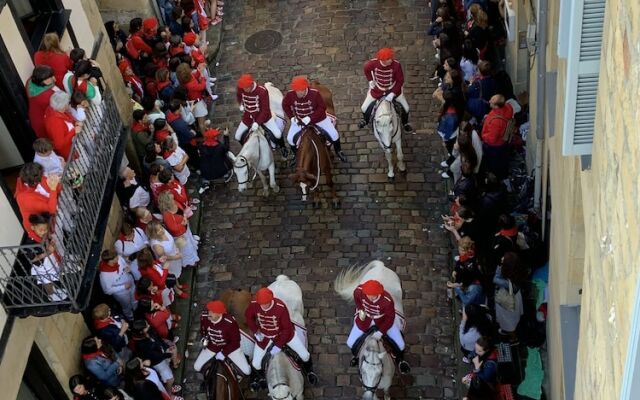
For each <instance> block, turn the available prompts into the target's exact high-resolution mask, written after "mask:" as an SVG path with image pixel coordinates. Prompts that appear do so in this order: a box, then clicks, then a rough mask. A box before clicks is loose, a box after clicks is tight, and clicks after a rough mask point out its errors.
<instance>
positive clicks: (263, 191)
mask: <svg viewBox="0 0 640 400" xmlns="http://www.w3.org/2000/svg"><path fill="white" fill-rule="evenodd" d="M260 194H261V195H262V197H269V189H263V190H261V191H260Z"/></svg>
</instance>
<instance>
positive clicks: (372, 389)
mask: <svg viewBox="0 0 640 400" xmlns="http://www.w3.org/2000/svg"><path fill="white" fill-rule="evenodd" d="M362 362H363V363H366V364H369V365H382V361H380V362H379V363H374V362H370V361H368V360H367V357H366V356H362ZM358 375H359V377H360V383H362V387H363V388H364V391H365V393H366V392H371V393H373V394H375V393H376V390H378V385H379V384H380V381H381V380H382V375H383V374H382V372H380V377H379V378H378V381H377V382H376V384H375V385H374V386H367V385H365V384H364V381H363V380H362V368H358Z"/></svg>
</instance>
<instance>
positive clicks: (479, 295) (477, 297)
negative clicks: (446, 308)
mask: <svg viewBox="0 0 640 400" xmlns="http://www.w3.org/2000/svg"><path fill="white" fill-rule="evenodd" d="M455 292H456V294H457V295H458V297H459V298H460V301H462V304H464V305H465V306H466V305H467V304H478V305H480V304H484V303H485V297H484V291H483V290H482V285H480V284H479V283H472V284H471V285H469V286H467V288H466V289H464V290H462V289H461V288H455Z"/></svg>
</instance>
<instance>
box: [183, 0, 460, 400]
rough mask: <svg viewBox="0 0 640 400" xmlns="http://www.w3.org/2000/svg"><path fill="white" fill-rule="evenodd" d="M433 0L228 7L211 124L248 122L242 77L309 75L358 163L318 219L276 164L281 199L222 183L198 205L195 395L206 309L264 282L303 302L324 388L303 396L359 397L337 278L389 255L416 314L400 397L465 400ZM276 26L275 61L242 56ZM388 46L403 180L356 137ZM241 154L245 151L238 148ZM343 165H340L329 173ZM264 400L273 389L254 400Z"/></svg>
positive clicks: (243, 2) (396, 394)
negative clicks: (404, 116)
mask: <svg viewBox="0 0 640 400" xmlns="http://www.w3.org/2000/svg"><path fill="white" fill-rule="evenodd" d="M428 3H429V2H428V1H413V0H402V1H398V0H390V1H372V0H370V1H350V2H347V1H342V0H330V1H318V0H315V1H311V0H308V1H307V0H288V1H284V0H280V1H270V2H267V1H248V0H238V1H227V4H226V5H225V17H224V19H225V20H224V27H223V38H222V44H221V49H220V56H219V62H220V67H219V68H218V71H217V76H218V77H219V81H218V85H217V86H218V88H217V90H218V94H219V95H220V97H221V99H220V100H219V101H218V105H217V107H216V110H215V112H214V113H215V119H214V124H215V125H216V126H219V127H225V126H227V127H229V129H230V131H231V132H234V131H235V127H236V124H237V123H238V122H239V119H240V113H239V111H238V109H237V104H236V100H235V83H236V80H237V78H238V77H239V76H240V75H241V74H242V73H244V72H250V73H252V74H253V75H254V77H255V78H257V79H258V80H259V81H261V82H265V81H271V82H273V83H274V84H275V85H276V86H278V87H279V88H281V90H283V91H285V90H286V88H287V86H288V83H289V82H290V79H291V77H292V76H295V75H308V76H310V77H311V78H312V79H318V80H320V81H321V82H322V83H324V84H326V85H328V86H329V87H330V88H331V89H332V91H333V93H334V102H335V105H336V110H337V116H338V131H339V132H340V133H341V135H342V141H343V149H344V152H345V153H346V155H347V157H348V158H349V163H339V161H338V164H337V165H336V166H337V170H336V171H335V172H334V173H335V174H336V177H335V180H336V181H337V189H338V195H339V197H340V199H341V201H342V208H341V209H340V210H332V209H331V208H329V207H327V205H326V204H324V207H323V208H322V209H319V210H314V209H313V208H312V207H311V206H310V205H307V204H303V203H302V202H301V201H300V194H299V191H298V190H296V188H294V187H293V185H292V183H291V181H290V180H289V179H288V178H287V174H288V173H289V172H290V170H289V169H287V168H286V166H285V164H284V162H282V161H281V160H280V157H279V156H278V159H279V163H278V174H277V180H278V183H279V185H280V187H281V191H280V193H278V194H277V195H273V194H272V195H271V197H269V198H268V199H263V198H261V197H259V196H258V195H257V193H256V191H257V187H258V186H260V185H259V184H258V181H256V182H255V184H254V190H253V191H251V192H250V194H249V195H246V194H245V195H241V194H239V193H238V192H237V190H236V185H235V184H231V185H229V186H223V185H216V187H215V188H214V189H213V190H211V191H210V192H209V193H207V194H206V195H205V196H204V198H203V204H202V206H203V207H204V208H203V218H202V224H201V230H200V235H201V237H202V240H203V242H202V245H201V255H200V256H201V259H202V261H201V266H200V267H199V269H198V271H197V286H196V288H195V289H194V291H196V293H195V298H196V300H194V301H197V303H194V305H193V306H194V308H195V310H194V311H195V312H193V313H192V314H191V316H192V318H191V321H190V323H191V330H190V336H189V338H188V341H189V342H190V343H194V345H193V346H192V347H191V351H190V353H191V354H190V355H189V357H188V360H187V367H186V368H187V370H186V371H185V377H186V393H185V396H186V398H187V399H196V398H204V397H203V395H202V394H199V384H200V380H201V378H202V376H201V375H199V374H196V373H195V372H193V370H192V365H193V361H194V359H195V357H196V356H197V352H198V350H199V345H198V344H197V343H198V340H199V338H198V325H199V312H198V310H200V309H202V308H203V307H204V304H205V303H206V302H207V301H208V300H209V299H212V298H214V297H216V296H217V295H218V294H219V293H221V292H222V291H224V290H225V289H227V288H237V287H242V288H250V289H251V290H252V291H255V290H256V289H257V288H258V287H260V286H263V285H267V284H269V283H271V282H272V281H273V279H274V278H275V277H276V276H277V275H278V274H287V275H289V276H290V277H291V278H292V279H294V280H295V281H297V282H298V283H299V284H300V286H301V288H302V291H303V294H304V305H305V310H306V315H305V320H306V324H307V327H308V329H309V342H310V351H311V354H312V356H313V360H314V363H315V367H316V371H317V372H318V375H319V376H320V384H319V385H318V386H317V387H315V388H309V387H308V388H307V390H306V392H305V394H306V398H315V399H354V398H356V397H359V396H361V394H362V389H361V388H360V381H359V379H358V376H357V371H356V369H355V368H350V367H349V366H348V365H349V360H350V358H351V355H350V352H349V350H348V348H347V347H346V345H345V344H344V343H345V341H346V337H347V334H348V332H349V329H350V326H351V322H352V315H353V306H352V305H349V304H347V303H346V302H344V301H342V300H341V299H339V298H337V296H336V295H335V292H334V291H333V283H332V282H333V279H334V278H335V276H336V275H337V273H338V272H339V271H340V270H341V269H342V268H344V267H347V266H350V265H354V264H363V263H367V262H369V261H371V260H372V259H376V258H377V259H381V260H383V261H384V262H385V264H386V265H387V266H389V267H391V268H393V269H395V270H396V272H397V273H398V275H399V276H400V278H401V280H402V285H403V288H404V307H405V313H406V315H407V317H408V321H407V323H408V328H407V329H408V331H407V335H406V341H407V343H408V353H409V354H408V355H407V360H408V361H409V362H410V363H411V365H412V367H413V371H412V378H411V381H412V382H411V384H408V385H401V386H400V385H398V384H396V385H395V386H394V387H393V388H392V391H391V393H392V397H393V398H394V399H453V398H457V388H456V384H455V383H454V382H452V377H453V376H455V374H456V362H455V359H454V353H455V350H454V347H455V346H456V344H455V343H456V342H455V335H456V334H457V327H455V326H454V322H453V316H452V309H451V306H450V303H448V302H447V298H446V290H445V282H446V280H447V275H448V265H449V260H450V250H449V239H448V237H447V236H446V235H445V233H444V232H443V231H442V230H441V229H440V228H439V225H440V215H441V214H442V213H443V211H445V209H446V200H445V196H444V194H445V187H444V185H443V183H442V181H441V179H440V177H439V175H438V173H437V167H438V164H439V162H440V161H441V160H442V156H443V151H442V145H441V141H440V139H439V137H438V136H437V135H436V134H435V133H434V128H435V119H436V115H437V108H438V107H437V105H436V104H435V103H434V102H433V100H432V99H431V93H432V91H433V90H434V84H433V82H431V81H429V79H428V77H429V75H430V74H431V73H432V72H433V64H434V58H433V50H432V49H431V44H430V39H429V38H428V37H427V36H426V30H427V27H428V15H429V9H428V7H427V4H428ZM264 29H271V30H276V31H278V32H280V33H281V34H282V36H283V41H282V43H281V44H280V46H279V47H277V48H276V49H275V50H273V51H271V52H268V53H266V54H260V55H255V54H250V53H249V52H247V51H246V50H245V48H244V42H245V40H246V39H247V38H248V37H249V36H250V35H252V34H254V33H256V32H258V31H261V30H264ZM383 46H391V47H394V48H395V50H396V55H397V58H398V59H399V60H400V61H401V62H402V64H403V67H404V73H405V76H406V83H405V93H406V96H407V99H408V101H409V104H410V106H411V107H412V112H411V120H412V123H413V126H414V128H416V130H417V133H416V134H414V135H411V134H410V135H405V136H404V138H403V143H404V151H405V155H406V158H405V159H406V162H407V168H408V173H407V174H406V175H398V176H397V178H396V182H395V183H388V182H387V177H386V161H385V159H384V156H383V153H382V151H381V149H380V148H379V145H378V144H377V142H376V141H375V139H374V138H373V136H372V134H371V133H370V132H368V131H366V130H358V129H357V126H356V123H357V121H358V120H359V118H360V104H361V102H362V100H363V98H364V95H365V90H366V86H367V85H366V80H365V78H364V76H363V75H362V65H363V63H364V62H365V61H366V60H367V59H369V58H371V57H372V56H374V55H375V52H376V51H377V49H378V48H379V47H383ZM233 149H234V151H236V152H237V150H238V149H239V146H237V144H234V146H233ZM334 164H335V163H334ZM247 396H248V398H267V396H266V393H264V392H263V393H260V394H259V395H258V396H257V397H256V395H255V394H251V393H247Z"/></svg>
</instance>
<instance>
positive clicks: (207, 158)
mask: <svg viewBox="0 0 640 400" xmlns="http://www.w3.org/2000/svg"><path fill="white" fill-rule="evenodd" d="M225 142H228V138H226V137H225ZM198 151H199V153H200V175H201V176H202V178H203V179H206V180H208V181H210V180H214V179H217V178H221V177H223V176H224V175H225V174H226V173H227V172H229V170H230V169H231V161H229V159H228V158H227V151H229V147H228V144H227V143H220V144H219V145H217V146H215V147H211V146H205V145H202V144H201V145H200V146H198Z"/></svg>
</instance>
